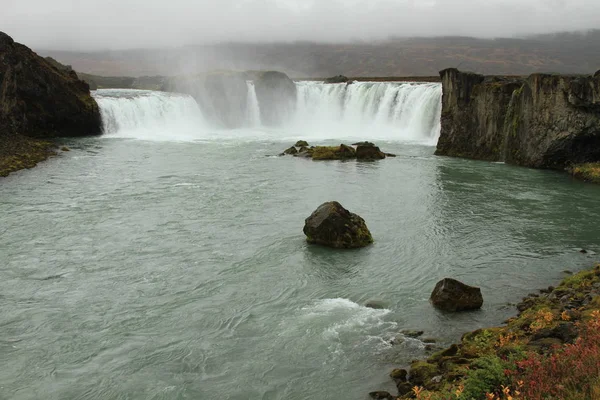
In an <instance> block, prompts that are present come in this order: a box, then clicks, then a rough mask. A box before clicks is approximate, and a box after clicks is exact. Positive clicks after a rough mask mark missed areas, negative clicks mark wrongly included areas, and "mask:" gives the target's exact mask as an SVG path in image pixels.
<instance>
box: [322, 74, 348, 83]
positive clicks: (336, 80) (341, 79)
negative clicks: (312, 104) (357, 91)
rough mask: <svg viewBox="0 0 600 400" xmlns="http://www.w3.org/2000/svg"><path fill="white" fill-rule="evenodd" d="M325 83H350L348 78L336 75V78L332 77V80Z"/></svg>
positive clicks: (326, 80)
mask: <svg viewBox="0 0 600 400" xmlns="http://www.w3.org/2000/svg"><path fill="white" fill-rule="evenodd" d="M324 82H325V83H346V82H348V78H347V77H345V76H344V75H336V76H332V77H331V78H327V79H325V81H324Z"/></svg>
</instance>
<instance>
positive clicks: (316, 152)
mask: <svg viewBox="0 0 600 400" xmlns="http://www.w3.org/2000/svg"><path fill="white" fill-rule="evenodd" d="M312 150H313V151H312V159H313V160H317V161H318V160H348V159H352V158H356V150H354V148H352V147H350V146H346V145H345V144H340V145H339V146H317V147H315V148H314V149H312Z"/></svg>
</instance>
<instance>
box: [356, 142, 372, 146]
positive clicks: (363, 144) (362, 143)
mask: <svg viewBox="0 0 600 400" xmlns="http://www.w3.org/2000/svg"><path fill="white" fill-rule="evenodd" d="M352 146H375V144H374V143H371V142H367V141H364V142H356V143H352Z"/></svg>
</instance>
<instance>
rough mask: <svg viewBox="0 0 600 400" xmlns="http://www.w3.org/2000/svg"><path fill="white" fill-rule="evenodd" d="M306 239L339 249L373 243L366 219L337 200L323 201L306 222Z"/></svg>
mask: <svg viewBox="0 0 600 400" xmlns="http://www.w3.org/2000/svg"><path fill="white" fill-rule="evenodd" d="M304 234H305V235H306V240H307V241H308V242H309V243H312V244H319V245H322V246H327V247H333V248H338V249H353V248H359V247H366V246H368V245H370V244H371V243H373V237H372V236H371V232H369V229H368V228H367V225H366V224H365V220H364V219H362V218H361V217H359V216H358V215H356V214H354V213H351V212H350V211H348V210H346V209H345V208H344V207H343V206H342V205H341V204H340V203H338V202H337V201H331V202H327V203H323V204H321V205H320V206H319V208H317V209H316V210H315V212H313V213H312V214H311V216H310V217H308V218H307V219H306V221H305V224H304Z"/></svg>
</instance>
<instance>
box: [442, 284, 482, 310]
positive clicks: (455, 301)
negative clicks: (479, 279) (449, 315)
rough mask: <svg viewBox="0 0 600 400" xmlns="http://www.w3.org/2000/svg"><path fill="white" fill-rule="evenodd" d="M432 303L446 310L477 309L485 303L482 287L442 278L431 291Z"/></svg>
mask: <svg viewBox="0 0 600 400" xmlns="http://www.w3.org/2000/svg"><path fill="white" fill-rule="evenodd" d="M431 303H432V304H433V305H434V306H436V307H437V308H439V309H441V310H445V311H469V310H477V309H479V308H481V306H482V305H483V296H482V295H481V289H479V288H477V287H473V286H469V285H465V284H464V283H462V282H459V281H457V280H456V279H451V278H446V279H442V280H441V281H439V282H438V283H437V285H435V289H433V292H432V293H431Z"/></svg>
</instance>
